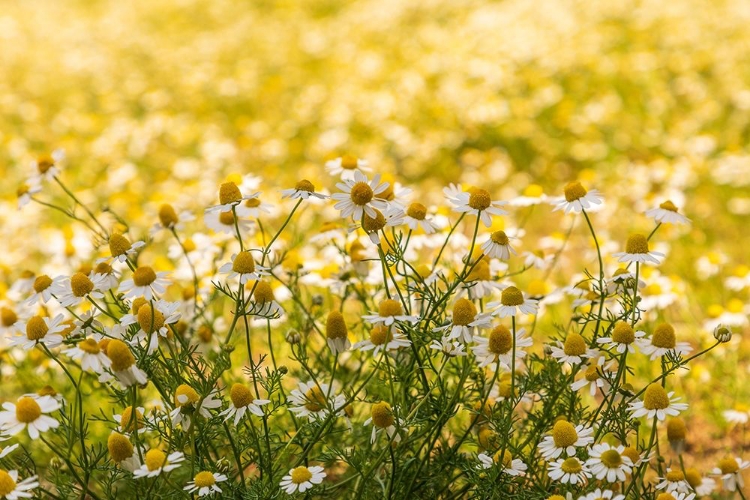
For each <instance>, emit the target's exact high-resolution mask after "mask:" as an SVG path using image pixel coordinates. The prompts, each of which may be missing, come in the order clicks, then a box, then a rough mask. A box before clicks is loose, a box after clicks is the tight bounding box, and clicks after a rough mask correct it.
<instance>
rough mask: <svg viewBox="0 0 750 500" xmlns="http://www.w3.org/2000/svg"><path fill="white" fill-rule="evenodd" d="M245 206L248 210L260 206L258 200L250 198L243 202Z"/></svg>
mask: <svg viewBox="0 0 750 500" xmlns="http://www.w3.org/2000/svg"><path fill="white" fill-rule="evenodd" d="M245 206H246V207H248V208H258V207H259V206H260V198H250V199H249V200H246V201H245Z"/></svg>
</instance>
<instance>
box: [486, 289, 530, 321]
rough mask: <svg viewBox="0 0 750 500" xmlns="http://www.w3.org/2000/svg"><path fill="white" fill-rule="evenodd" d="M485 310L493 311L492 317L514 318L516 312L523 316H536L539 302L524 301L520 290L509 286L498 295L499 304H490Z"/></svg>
mask: <svg viewBox="0 0 750 500" xmlns="http://www.w3.org/2000/svg"><path fill="white" fill-rule="evenodd" d="M487 308H489V309H494V308H497V309H495V310H494V311H492V315H493V316H500V317H501V318H505V317H506V316H516V315H517V314H518V311H520V312H522V313H523V314H536V312H537V310H538V309H539V301H538V300H534V299H524V297H523V293H522V292H521V290H519V289H518V288H516V287H514V286H509V287H508V288H506V289H505V290H503V292H502V294H501V295H500V302H490V303H489V304H487Z"/></svg>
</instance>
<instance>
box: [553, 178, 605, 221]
mask: <svg viewBox="0 0 750 500" xmlns="http://www.w3.org/2000/svg"><path fill="white" fill-rule="evenodd" d="M564 192H565V195H564V196H562V197H560V198H556V199H554V200H553V201H552V202H551V203H552V204H553V205H555V208H553V209H552V211H553V212H556V211H557V210H563V209H564V210H565V213H566V214H569V213H571V212H572V213H575V214H579V213H581V212H582V211H583V210H590V209H592V208H596V207H595V205H601V204H602V201H603V198H602V195H601V194H599V191H597V190H596V189H592V190H591V191H587V190H586V188H584V187H583V186H582V185H581V183H580V182H570V183H568V184H567V185H566V186H565V189H564Z"/></svg>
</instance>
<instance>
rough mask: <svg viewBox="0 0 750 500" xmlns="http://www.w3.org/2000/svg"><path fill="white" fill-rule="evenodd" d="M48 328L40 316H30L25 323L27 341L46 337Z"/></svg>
mask: <svg viewBox="0 0 750 500" xmlns="http://www.w3.org/2000/svg"><path fill="white" fill-rule="evenodd" d="M48 331H49V328H47V323H45V322H44V319H42V317H41V316H32V317H31V319H29V322H28V323H26V338H27V339H29V340H41V339H43V338H44V336H45V335H47V332H48Z"/></svg>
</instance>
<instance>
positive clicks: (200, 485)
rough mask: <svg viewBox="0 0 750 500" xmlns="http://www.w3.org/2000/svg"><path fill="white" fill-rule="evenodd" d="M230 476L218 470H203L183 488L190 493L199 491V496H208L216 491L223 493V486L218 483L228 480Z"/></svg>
mask: <svg viewBox="0 0 750 500" xmlns="http://www.w3.org/2000/svg"><path fill="white" fill-rule="evenodd" d="M227 479H228V478H227V476H225V475H224V474H219V473H218V472H209V471H207V470H204V471H201V472H199V473H198V474H196V475H195V477H194V478H193V480H192V481H190V482H189V483H188V484H187V485H186V486H185V487H184V488H183V489H184V490H185V491H187V492H188V493H198V496H199V497H207V496H210V495H213V494H214V493H221V488H219V486H218V485H217V484H216V483H221V482H224V481H226V480H227Z"/></svg>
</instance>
